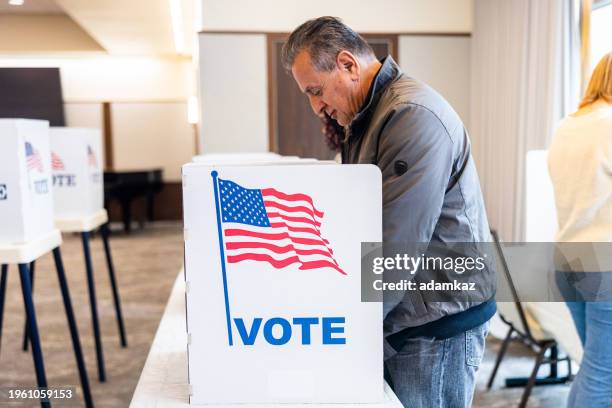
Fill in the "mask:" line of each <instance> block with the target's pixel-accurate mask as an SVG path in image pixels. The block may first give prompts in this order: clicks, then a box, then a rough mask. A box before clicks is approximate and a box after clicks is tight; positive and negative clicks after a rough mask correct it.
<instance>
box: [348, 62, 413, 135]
mask: <svg viewBox="0 0 612 408" xmlns="http://www.w3.org/2000/svg"><path fill="white" fill-rule="evenodd" d="M381 62H382V66H381V67H380V69H379V70H378V73H377V74H376V76H375V77H374V80H373V81H372V84H371V85H370V90H369V91H368V95H367V96H366V98H365V101H364V102H363V105H362V106H361V109H359V112H357V115H355V118H353V121H352V122H351V123H350V124H349V125H348V126H349V128H350V132H347V133H348V134H350V135H355V136H358V135H360V134H361V133H362V131H363V130H365V129H367V127H368V125H369V121H370V117H371V116H372V113H373V112H374V110H375V109H376V106H377V105H378V101H379V100H380V97H381V96H382V94H383V93H384V91H385V90H386V89H387V87H388V86H389V85H390V84H391V82H393V81H394V80H395V79H397V78H398V77H399V76H400V75H401V74H402V70H401V68H400V67H399V66H398V65H397V63H396V62H395V61H394V60H393V58H392V57H391V56H390V55H389V56H387V57H385V59H383V60H382V61H381Z"/></svg>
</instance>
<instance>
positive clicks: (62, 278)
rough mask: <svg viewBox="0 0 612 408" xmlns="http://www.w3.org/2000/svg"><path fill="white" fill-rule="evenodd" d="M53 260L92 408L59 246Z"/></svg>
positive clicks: (87, 399)
mask: <svg viewBox="0 0 612 408" xmlns="http://www.w3.org/2000/svg"><path fill="white" fill-rule="evenodd" d="M53 260H54V261H55V269H56V270H57V278H58V281H59V284H60V289H61V290H62V299H63V300H64V309H65V310H66V318H67V319H68V326H69V327H70V337H72V347H73V349H74V356H75V358H76V362H77V367H78V370H79V377H80V379H81V388H82V389H83V398H84V399H85V406H86V407H87V408H92V407H93V400H92V398H91V391H90V388H89V379H88V377H87V369H86V368H85V361H84V360H83V351H82V349H81V341H80V340H79V331H78V329H77V324H76V320H75V318H74V311H73V309H72V302H71V300H70V291H69V290H68V282H67V281H66V274H65V272H64V264H63V262H62V255H61V252H60V249H59V247H58V248H55V249H54V250H53Z"/></svg>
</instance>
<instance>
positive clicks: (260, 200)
mask: <svg viewBox="0 0 612 408" xmlns="http://www.w3.org/2000/svg"><path fill="white" fill-rule="evenodd" d="M218 180H219V196H220V197H219V200H220V202H219V205H220V207H221V224H222V225H223V237H224V241H225V250H226V257H227V262H228V263H236V262H242V261H260V262H267V263H269V264H270V265H272V267H274V268H275V269H282V268H285V267H287V266H289V265H293V264H297V265H298V266H299V269H301V270H308V269H319V268H333V269H335V270H336V271H338V272H340V273H341V274H343V275H346V273H345V272H344V271H343V270H342V268H340V265H338V262H337V261H336V259H335V258H334V251H333V250H332V248H331V246H330V243H329V241H328V240H326V239H325V238H323V237H322V236H321V231H320V227H321V222H322V220H323V213H322V212H321V211H319V210H317V208H316V207H315V206H314V203H313V201H312V198H311V197H310V196H308V195H306V194H286V193H283V192H280V191H278V190H275V189H273V188H263V189H248V188H244V187H242V186H240V185H238V184H236V183H234V182H233V181H230V180H223V179H218Z"/></svg>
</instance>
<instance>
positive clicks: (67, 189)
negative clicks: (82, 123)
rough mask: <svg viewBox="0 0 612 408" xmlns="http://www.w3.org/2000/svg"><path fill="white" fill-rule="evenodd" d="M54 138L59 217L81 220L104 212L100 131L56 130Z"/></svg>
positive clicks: (53, 168)
mask: <svg viewBox="0 0 612 408" xmlns="http://www.w3.org/2000/svg"><path fill="white" fill-rule="evenodd" d="M50 138H51V165H52V170H53V198H54V202H55V217H56V218H58V219H68V218H77V217H81V216H88V215H91V214H94V213H96V212H98V211H99V210H101V209H103V208H104V181H103V173H102V166H103V157H102V138H101V134H100V130H98V129H87V128H67V127H52V128H50Z"/></svg>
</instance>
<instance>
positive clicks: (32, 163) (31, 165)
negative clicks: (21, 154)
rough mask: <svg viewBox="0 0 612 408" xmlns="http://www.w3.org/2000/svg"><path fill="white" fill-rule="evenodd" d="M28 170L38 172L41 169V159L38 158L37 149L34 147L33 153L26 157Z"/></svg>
mask: <svg viewBox="0 0 612 408" xmlns="http://www.w3.org/2000/svg"><path fill="white" fill-rule="evenodd" d="M27 166H28V170H37V171H39V172H40V173H42V171H43V165H42V161H41V160H40V154H38V150H36V149H34V153H33V154H31V155H29V156H28V157H27Z"/></svg>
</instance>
